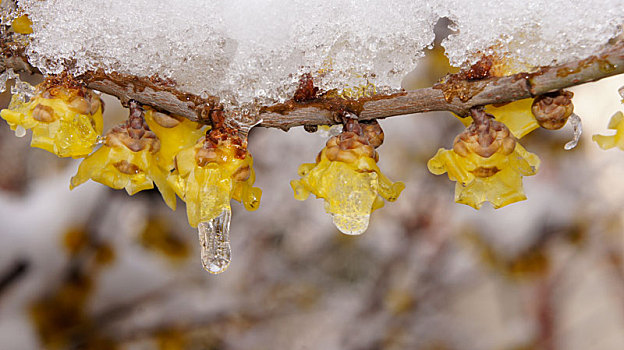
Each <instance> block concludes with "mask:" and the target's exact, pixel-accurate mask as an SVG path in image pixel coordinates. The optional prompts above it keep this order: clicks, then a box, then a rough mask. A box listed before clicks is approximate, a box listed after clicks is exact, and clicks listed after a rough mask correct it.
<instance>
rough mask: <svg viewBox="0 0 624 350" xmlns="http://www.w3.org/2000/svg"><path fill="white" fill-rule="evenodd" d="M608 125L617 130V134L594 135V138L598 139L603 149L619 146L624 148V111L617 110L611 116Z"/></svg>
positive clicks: (597, 141)
mask: <svg viewBox="0 0 624 350" xmlns="http://www.w3.org/2000/svg"><path fill="white" fill-rule="evenodd" d="M607 127H608V128H609V129H612V130H615V135H611V136H606V135H593V136H592V140H594V141H596V143H598V145H599V146H600V148H602V149H610V148H613V147H618V148H619V149H621V150H624V113H622V112H617V113H615V114H614V115H613V116H611V119H610V120H609V125H608V126H607Z"/></svg>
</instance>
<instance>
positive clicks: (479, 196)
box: [427, 111, 540, 209]
mask: <svg viewBox="0 0 624 350" xmlns="http://www.w3.org/2000/svg"><path fill="white" fill-rule="evenodd" d="M473 118H474V119H475V120H476V123H473V124H472V125H470V126H469V127H468V128H466V130H465V131H464V132H462V133H461V134H459V135H458V136H457V137H456V138H455V141H454V145H453V149H451V150H446V149H442V148H441V149H439V150H438V152H437V154H436V155H435V156H434V157H433V158H431V159H430V160H429V162H428V163H427V167H428V168H429V171H431V172H432V173H433V174H436V175H441V174H444V173H447V174H448V177H449V179H450V180H453V181H456V182H457V183H456V184H455V201H456V202H457V203H463V204H467V205H470V206H471V207H473V208H475V209H479V208H481V206H482V205H483V203H484V202H486V201H487V202H490V203H492V205H493V206H494V208H500V207H503V206H505V205H508V204H511V203H514V202H517V201H521V200H524V199H526V196H525V195H524V190H523V187H522V177H523V176H529V175H534V174H535V173H536V172H537V169H538V166H539V163H540V161H539V158H538V157H537V156H536V155H534V154H532V153H529V152H527V151H526V150H525V149H524V148H523V147H522V146H521V145H520V144H519V143H518V142H517V140H516V138H515V137H514V136H513V135H512V134H511V133H510V131H509V129H508V128H507V127H506V126H505V125H504V124H503V123H500V122H497V121H495V120H493V119H492V116H490V115H487V114H485V113H484V112H483V111H474V112H473Z"/></svg>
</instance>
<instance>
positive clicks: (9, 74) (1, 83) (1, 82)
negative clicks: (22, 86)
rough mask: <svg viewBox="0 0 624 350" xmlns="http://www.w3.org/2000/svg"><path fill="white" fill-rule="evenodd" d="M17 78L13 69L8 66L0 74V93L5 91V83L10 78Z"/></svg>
mask: <svg viewBox="0 0 624 350" xmlns="http://www.w3.org/2000/svg"><path fill="white" fill-rule="evenodd" d="M15 78H19V77H18V76H17V74H15V72H14V71H13V68H9V69H7V70H5V71H4V72H2V74H0V94H1V93H3V92H5V91H6V83H7V81H8V80H10V79H15Z"/></svg>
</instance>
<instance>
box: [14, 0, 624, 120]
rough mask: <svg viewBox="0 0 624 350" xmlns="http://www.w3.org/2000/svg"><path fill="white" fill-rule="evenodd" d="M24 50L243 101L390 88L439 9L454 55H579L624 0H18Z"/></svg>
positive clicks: (622, 15)
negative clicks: (25, 30)
mask: <svg viewBox="0 0 624 350" xmlns="http://www.w3.org/2000/svg"><path fill="white" fill-rule="evenodd" d="M20 6H21V7H22V9H23V10H25V11H27V12H28V13H29V16H30V18H31V20H32V21H33V29H34V34H32V35H31V45H30V46H29V49H28V51H27V54H28V56H29V58H30V60H31V62H32V63H33V64H34V65H35V66H37V67H39V68H40V69H41V70H42V71H44V72H46V73H59V72H61V71H62V70H64V69H67V70H69V71H70V72H71V73H74V74H78V73H81V72H84V71H86V70H92V69H97V68H101V69H103V70H105V71H107V72H112V71H117V72H120V73H128V74H134V75H139V76H152V75H156V74H157V75H159V76H160V77H161V78H170V79H173V80H175V81H176V82H177V84H178V88H179V89H181V90H183V91H187V92H191V93H195V94H199V95H201V96H208V95H216V96H219V97H220V98H222V99H223V101H224V103H225V104H226V106H238V107H241V106H243V107H245V108H247V107H249V106H254V105H256V106H257V105H261V104H270V103H274V102H281V101H284V100H286V99H288V98H290V97H292V95H293V92H294V91H295V89H296V87H297V81H298V79H299V77H300V75H301V74H302V73H305V72H309V73H311V74H312V76H313V77H314V79H315V84H316V85H317V86H319V87H320V88H322V89H325V90H329V89H339V90H341V89H348V88H358V87H362V86H365V85H366V84H368V83H372V84H374V85H375V86H376V90H377V91H386V92H388V91H394V90H393V89H398V88H399V87H400V82H401V80H402V78H403V77H404V76H405V74H406V73H408V72H409V71H411V70H412V69H413V68H414V67H415V66H416V64H417V62H418V59H419V58H421V57H423V55H424V53H423V50H424V49H425V48H426V47H429V46H430V45H431V44H432V43H433V39H434V32H433V26H434V25H435V23H436V22H437V21H438V20H439V19H440V18H441V17H447V18H449V19H451V20H452V21H453V22H454V25H453V28H452V29H454V30H455V31H456V33H457V34H453V35H451V36H450V37H449V38H447V39H446V40H445V41H444V43H443V45H444V46H445V48H446V49H447V55H448V56H449V58H450V61H451V63H452V64H454V65H460V64H462V63H464V61H465V60H466V59H469V60H474V59H476V58H477V57H478V54H477V53H478V52H483V53H488V52H490V51H491V49H492V47H496V50H497V52H499V53H501V54H505V55H507V56H508V57H510V58H511V59H512V60H513V61H514V62H515V64H516V65H517V66H518V67H523V68H525V67H534V66H539V65H547V64H551V63H552V62H561V61H566V60H569V59H574V58H579V57H583V56H587V55H588V54H591V53H593V52H595V51H596V50H597V49H599V48H600V47H601V46H602V45H604V44H605V43H606V42H607V40H608V39H609V38H612V37H614V36H615V35H616V34H618V33H621V32H622V27H621V26H620V25H621V24H622V23H623V22H624V21H623V19H624V11H622V8H624V0H610V1H607V0H597V1H591V2H578V3H575V2H573V3H570V2H569V1H563V0H553V1H540V2H535V1H525V0H511V1H506V2H504V3H500V2H494V1H474V0H473V1H461V0H439V1H414V0H392V1H381V0H377V1H373V0H371V1H361V0H334V1H320V0H317V1H309V0H308V1H304V0H266V1H255V0H246V1H244V0H238V1H222V2H217V1H204V0H110V1H105V2H101V1H82V0H47V1H38V0H24V1H20Z"/></svg>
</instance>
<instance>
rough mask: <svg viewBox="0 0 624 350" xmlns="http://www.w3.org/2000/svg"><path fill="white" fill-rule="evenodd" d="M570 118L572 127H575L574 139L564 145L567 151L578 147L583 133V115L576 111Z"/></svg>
mask: <svg viewBox="0 0 624 350" xmlns="http://www.w3.org/2000/svg"><path fill="white" fill-rule="evenodd" d="M569 120H570V124H571V125H572V128H574V138H573V139H572V141H570V142H568V143H566V144H565V146H563V148H564V149H565V150H566V151H569V150H571V149H573V148H574V147H576V145H577V144H578V142H579V140H580V139H581V134H582V133H583V123H582V122H581V117H579V116H578V115H577V114H576V113H572V115H571V116H570V119H569Z"/></svg>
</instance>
